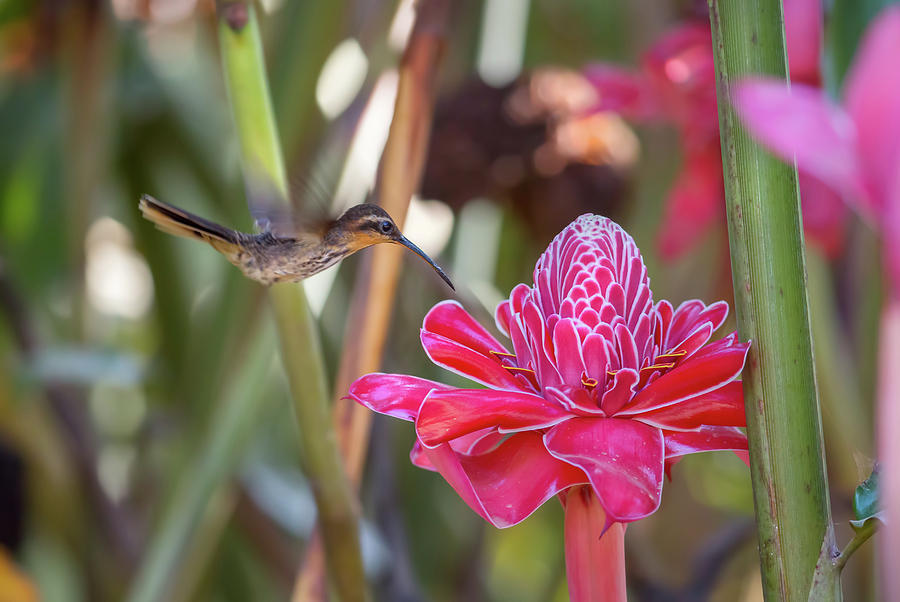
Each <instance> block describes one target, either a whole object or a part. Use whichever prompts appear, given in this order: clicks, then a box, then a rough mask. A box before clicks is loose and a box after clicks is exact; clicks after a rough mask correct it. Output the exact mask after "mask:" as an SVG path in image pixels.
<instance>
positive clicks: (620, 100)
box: [583, 63, 660, 120]
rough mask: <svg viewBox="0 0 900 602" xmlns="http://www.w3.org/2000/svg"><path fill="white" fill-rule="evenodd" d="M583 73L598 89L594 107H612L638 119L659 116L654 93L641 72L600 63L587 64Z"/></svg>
mask: <svg viewBox="0 0 900 602" xmlns="http://www.w3.org/2000/svg"><path fill="white" fill-rule="evenodd" d="M583 73H584V75H585V77H587V80H588V81H589V82H590V83H591V84H592V85H593V86H594V89H595V90H596V91H597V103H596V105H594V106H593V107H592V108H591V109H592V110H593V111H615V112H616V113H619V114H620V115H622V116H624V117H629V118H633V119H639V120H642V119H651V118H653V117H657V116H659V113H660V109H659V107H658V105H657V102H656V98H655V94H654V92H653V89H652V88H650V86H649V85H648V82H647V80H646V78H645V77H644V76H643V75H640V74H636V73H632V72H630V71H625V70H624V69H619V68H618V67H614V66H611V65H604V64H602V63H598V64H594V65H589V66H588V67H587V68H586V69H584V71H583Z"/></svg>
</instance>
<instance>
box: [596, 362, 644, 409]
mask: <svg viewBox="0 0 900 602" xmlns="http://www.w3.org/2000/svg"><path fill="white" fill-rule="evenodd" d="M612 379H613V380H612V383H613V384H612V386H611V387H610V389H609V391H606V392H605V393H604V394H603V397H602V399H601V401H600V407H602V408H603V411H604V412H606V415H607V416H611V415H613V414H615V413H616V412H618V411H619V410H620V409H622V406H624V405H625V404H627V403H628V402H629V401H631V398H632V396H633V395H634V387H635V385H637V384H638V381H639V380H640V379H641V377H640V374H639V373H638V372H637V371H636V370H632V369H629V368H625V369H623V370H619V371H618V372H616V374H615V376H613V377H612Z"/></svg>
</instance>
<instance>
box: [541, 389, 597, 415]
mask: <svg viewBox="0 0 900 602" xmlns="http://www.w3.org/2000/svg"><path fill="white" fill-rule="evenodd" d="M597 386H600V385H597ZM544 395H546V396H547V397H548V398H549V399H552V400H553V401H555V402H557V403H558V404H560V405H561V406H562V407H564V408H566V409H567V410H568V411H569V412H571V413H573V414H578V415H579V416H585V415H594V416H606V412H604V411H603V410H601V409H600V406H598V405H597V402H596V401H594V399H593V397H591V394H590V393H588V391H587V389H585V388H584V387H583V386H577V387H575V386H571V385H563V386H561V387H545V388H544Z"/></svg>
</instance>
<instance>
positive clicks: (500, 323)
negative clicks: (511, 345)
mask: <svg viewBox="0 0 900 602" xmlns="http://www.w3.org/2000/svg"><path fill="white" fill-rule="evenodd" d="M511 320H512V307H511V305H510V303H509V301H502V302H501V303H500V305H498V306H497V310H496V311H495V312H494V324H496V325H497V330H499V331H500V332H502V333H503V334H504V335H506V336H507V337H508V336H509V323H510V321H511Z"/></svg>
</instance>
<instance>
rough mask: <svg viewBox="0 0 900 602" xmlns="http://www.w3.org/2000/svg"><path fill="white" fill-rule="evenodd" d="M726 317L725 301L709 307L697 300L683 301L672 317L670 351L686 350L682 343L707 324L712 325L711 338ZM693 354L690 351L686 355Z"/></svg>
mask: <svg viewBox="0 0 900 602" xmlns="http://www.w3.org/2000/svg"><path fill="white" fill-rule="evenodd" d="M727 317H728V303H726V302H725V301H717V302H716V303H713V304H712V305H709V306H707V305H706V304H705V303H703V301H700V300H698V299H692V300H690V301H685V302H684V303H682V304H681V305H679V306H678V309H676V310H675V312H674V313H673V315H672V325H671V326H670V327H669V332H668V345H669V347H670V348H671V349H676V348H678V349H686V346H684V345H682V343H683V341H684V340H685V338H687V337H688V336H689V335H692V334H693V333H694V332H695V331H696V330H697V328H698V327H699V326H701V325H703V324H705V323H707V322H709V323H710V324H711V325H712V329H711V330H710V331H709V333H710V336H711V335H712V333H713V332H715V331H716V330H718V329H719V327H720V326H721V325H722V323H723V322H725V318H727ZM707 340H708V339H707ZM705 342H706V341H704V343H705ZM702 344H703V343H701V346H702ZM693 352H694V349H691V350H690V353H688V355H691V354H693Z"/></svg>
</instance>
